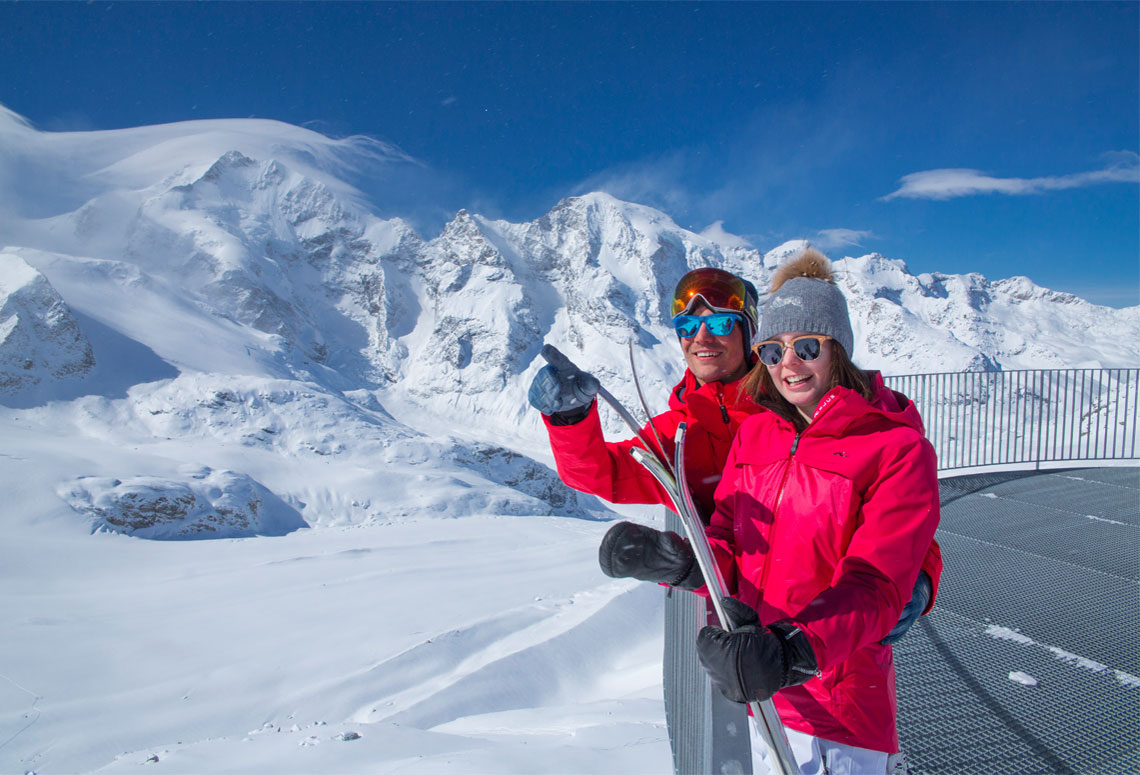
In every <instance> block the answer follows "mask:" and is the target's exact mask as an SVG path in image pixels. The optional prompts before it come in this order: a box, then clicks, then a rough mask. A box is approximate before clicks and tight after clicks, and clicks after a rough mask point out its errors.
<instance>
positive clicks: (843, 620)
mask: <svg viewBox="0 0 1140 775" xmlns="http://www.w3.org/2000/svg"><path fill="white" fill-rule="evenodd" d="M757 339H758V340H759V342H758V343H757V344H756V345H755V346H754V347H753V351H754V352H755V353H756V355H757V356H758V358H759V363H758V364H757V365H756V366H755V367H754V368H753V370H752V371H751V372H750V374H749V375H748V376H747V377H746V378H745V381H744V386H743V390H744V391H745V392H747V393H748V394H749V395H751V396H752V398H753V399H754V400H756V401H757V402H758V403H760V404H762V405H763V406H764V407H765V408H766V409H768V410H769V411H766V412H761V413H759V414H756V415H753V416H752V417H750V418H749V419H748V420H746V421H745V422H744V423H743V424H742V425H741V427H740V430H739V432H738V434H737V437H736V440H735V442H734V444H733V447H732V449H731V450H730V452H729V457H728V460H727V462H726V464H725V470H724V476H723V478H722V480H721V483H720V485H719V486H718V487H717V491H716V495H715V499H716V504H717V507H716V511H715V513H714V514H713V517H712V521H711V524H710V526H709V529H708V536H709V540H710V542H711V543H712V545H713V550H714V553H715V554H716V556H717V560H718V564H720V566H721V570H722V572H723V573H724V575H725V579H726V581H727V582H728V584H729V588H730V589H733V590H734V596H735V597H736V598H737V600H736V601H732V602H731V603H730V605H731V609H732V611H733V612H734V613H735V616H734V617H733V618H734V620H735V622H736V623H737V625H738V626H737V628H736V629H734V630H732V631H731V632H726V631H725V630H722V629H720V628H719V627H706V628H705V629H704V630H702V631H701V633H700V635H699V637H698V644H697V649H698V652H699V655H700V658H701V662H702V664H703V665H704V666H705V669H706V670H708V672H709V676H710V678H711V679H712V681H713V683H714V684H716V685H717V687H718V688H719V689H720V690H721V691H722V692H723V693H724V694H725V695H726V696H728V697H729V698H731V699H734V700H736V701H738V702H745V701H749V700H766V699H768V698H770V697H772V696H773V695H775V700H774V702H775V705H776V710H777V711H778V713H779V715H780V718H781V720H782V721H783V722H784V725H785V726H786V727H787V729H788V734H789V739H790V741H791V743H792V748H793V752H794V753H795V756H796V760H797V763H798V764H799V765H800V767H801V771H802V772H804V773H817V772H819V773H822V772H869V773H870V772H873V773H886V772H887V771H888V766H890V765H892V764H893V762H892V761H891V755H892V754H895V753H897V752H898V750H899V748H898V731H897V707H896V697H895V674H894V664H893V661H892V654H891V647H890V646H887V645H883V644H881V643H880V640H882V638H883V637H884V636H885V635H886V634H887V633H888V632H889V631H890V630H891V628H892V627H893V626H894V624H895V622H897V621H898V618H899V614H900V612H901V611H902V610H903V607H904V605H906V603H907V602H908V601H909V600H910V599H911V589H912V587H913V586H914V584H915V580H916V578H917V577H918V573H919V568H920V566H921V564H922V559H923V555H924V554H925V552H926V550H927V548H928V547H929V546H930V542H931V539H932V538H933V537H934V531H935V529H936V528H937V526H938V514H939V512H938V480H937V475H936V468H937V465H936V460H935V455H934V450H933V448H932V447H931V445H930V443H929V442H928V441H926V439H925V437H924V435H923V428H922V422H921V420H920V418H919V416H918V412H917V411H916V410H915V408H914V407H913V406H912V405H911V404H910V403H909V402H908V401H907V400H906V399H905V398H903V397H902V396H900V395H898V394H896V393H893V392H891V391H890V390H888V389H886V387H885V386H884V385H883V381H882V378H881V377H880V376H879V375H878V374H877V373H867V372H862V371H860V370H859V369H857V368H856V367H855V366H854V365H853V364H852V363H851V360H850V357H849V353H850V352H851V349H852V345H853V339H854V337H853V335H852V331H851V323H850V320H849V317H848V314H847V304H846V301H845V300H844V298H843V295H842V293H840V291H839V289H838V288H837V287H836V286H835V284H834V281H833V279H832V273H831V268H830V263H829V262H828V261H827V259H826V258H824V257H823V255H822V254H820V253H819V252H818V251H815V250H811V249H809V250H807V251H804V253H802V254H801V255H800V256H799V257H797V258H796V259H794V260H793V261H792V262H791V263H789V264H788V265H787V266H785V267H783V268H781V269H780V270H779V271H777V273H776V275H775V277H774V278H773V282H772V287H771V289H770V295H769V298H768V301H767V303H766V305H765V307H764V312H763V317H762V319H761V323H760V330H759V332H758V334H757ZM777 692H779V694H777ZM761 745H762V744H761ZM755 747H756V745H755V744H754V748H755Z"/></svg>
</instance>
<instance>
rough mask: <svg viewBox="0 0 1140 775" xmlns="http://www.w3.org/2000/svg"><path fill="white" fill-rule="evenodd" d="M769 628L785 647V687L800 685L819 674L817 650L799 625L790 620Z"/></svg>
mask: <svg viewBox="0 0 1140 775" xmlns="http://www.w3.org/2000/svg"><path fill="white" fill-rule="evenodd" d="M768 629H769V630H771V631H772V633H773V634H774V635H775V636H776V637H777V638H778V639H779V641H780V645H781V646H783V647H784V649H783V651H784V677H783V685H784V686H785V687H787V686H799V685H800V684H803V683H807V682H808V681H810V680H811V679H813V678H815V677H816V676H817V675H819V664H818V663H817V662H816V659H815V650H814V649H813V648H812V647H811V643H810V642H809V641H808V637H807V635H805V634H804V631H803V630H801V629H800V628H799V626H798V625H796V624H794V623H792V622H790V621H782V622H776V623H775V624H772V625H769V626H768Z"/></svg>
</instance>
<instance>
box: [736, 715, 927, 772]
mask: <svg viewBox="0 0 1140 775" xmlns="http://www.w3.org/2000/svg"><path fill="white" fill-rule="evenodd" d="M749 724H750V726H751V728H752V775H769V773H771V770H770V769H769V768H768V765H767V759H768V746H766V745H765V744H764V738H762V737H761V736H760V732H759V731H758V730H757V728H756V722H755V720H753V719H749ZM786 731H787V733H788V743H789V744H790V745H791V748H792V756H794V757H795V759H796V764H797V765H799V768H800V775H896V774H898V775H905V773H906V772H907V769H906V763H905V759H904V758H903V755H902V754H901V753H897V754H893V755H888V754H885V753H883V752H882V751H872V750H870V749H868V748H857V747H856V746H853V745H844V744H843V743H833V742H831V741H830V740H823V739H821V738H818V737H812V736H811V735H809V734H806V733H804V732H797V731H796V730H794V729H788V730H786Z"/></svg>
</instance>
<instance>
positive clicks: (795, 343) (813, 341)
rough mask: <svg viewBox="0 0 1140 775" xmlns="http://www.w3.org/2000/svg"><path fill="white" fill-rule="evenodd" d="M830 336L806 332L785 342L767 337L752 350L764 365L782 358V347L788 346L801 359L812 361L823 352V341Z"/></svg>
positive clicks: (772, 363) (772, 364) (770, 364)
mask: <svg viewBox="0 0 1140 775" xmlns="http://www.w3.org/2000/svg"><path fill="white" fill-rule="evenodd" d="M831 338H832V337H830V336H824V335H822V334H807V335H806V336H797V337H796V338H795V339H793V340H792V341H790V342H788V343H786V344H785V343H784V342H778V341H776V340H775V339H769V340H767V341H765V342H761V343H760V344H758V345H756V346H755V347H753V348H752V352H754V353H756V357H757V358H759V359H760V362H761V363H763V364H764V365H765V366H775V365H776V364H777V363H779V362H780V361H782V360H784V348H785V347H789V346H790V347H791V348H792V352H794V353H795V354H796V357H797V358H799V359H800V360H801V361H814V360H815V359H816V358H818V357H819V356H820V354H822V353H823V343H824V342H826V341H827V340H828V339H831Z"/></svg>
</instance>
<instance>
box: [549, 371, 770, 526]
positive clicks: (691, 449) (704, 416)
mask: <svg viewBox="0 0 1140 775" xmlns="http://www.w3.org/2000/svg"><path fill="white" fill-rule="evenodd" d="M740 383H741V380H736V381H735V382H730V383H728V384H727V385H726V384H722V383H720V382H709V383H706V384H704V385H698V384H697V380H696V378H695V377H694V376H693V373H692V372H691V371H689V370H687V369H686V370H685V376H684V378H683V379H682V380H681V381H680V382H678V383H677V385H676V387H674V388H673V392H672V393H671V394H670V395H669V411H667V412H663V413H662V414H659V415H657V416H656V417H654V418H653V428H655V429H656V431H657V434H658V435H659V436H660V438H661V443H662V444H663V445H664V447H665V454H666V455H667V459H668V460H669V464H670V466H671V465H672V463H673V451H674V449H675V445H674V443H673V436H674V435H675V434H676V432H677V426H678V425H680V424H681V423H682V422H686V423H688V424H689V428H688V431H687V432H686V434H685V476H686V478H687V479H688V482H689V487H690V489H691V490H692V493H693V500H694V501H695V502H696V504H697V508H698V509H700V512H701V518H702V519H704V520H705V521H706V522H707V521H708V518H709V515H710V514H712V510H713V491H714V490H715V489H716V486H717V484H718V483H719V482H720V477H721V472H722V471H723V469H724V461H725V458H727V457H728V449H729V447H730V446H731V445H732V439H733V437H735V436H736V429H737V428H739V427H740V423H742V422H744V420H745V419H747V418H748V417H750V416H751V415H753V414H755V413H756V412H759V411H760V407H759V406H758V405H757V404H755V403H754V402H753V401H752V399H751V398H750V397H749V396H748V395H747V394H742V393H740ZM543 419H544V420H545V422H546V429H547V432H548V433H549V435H550V447H551V449H552V450H553V451H554V461H555V463H556V464H557V466H558V475H559V476H560V477H562V481H563V482H565V483H566V484H567V485H568V486H570V487H573V488H574V489H575V490H579V491H581V492H587V493H590V494H591V495H597V496H598V497H599V498H603V499H604V500H607V501H609V502H610V503H662V504H665V505H666V506H668V507H669V508H673V503H672V501H670V500H669V496H668V495H667V494H666V493H665V490H664V489H662V488H661V485H659V484H657V480H656V479H654V478H653V476H652V474H650V473H649V472H648V471H646V470H645V469H644V468H643V467H642V466H641V464H640V463H638V462H637V461H636V460H634V459H633V457H632V456H631V455H630V454H629V450H630V449H631V448H632V447H634V446H638V447H640V446H642V444H641V442H640V441H638V440H637V439H629V440H627V441H619V442H607V441H606V440H605V437H604V436H603V435H602V425H601V422H600V420H599V418H598V409H597V403H596V402H595V404H594V406H593V407H591V409H590V413H589V415H587V416H586V419H584V420H582V421H581V422H579V423H577V424H575V425H564V426H558V425H551V423H550V418H548V417H544V418H543ZM641 435H642V436H643V437H644V438H645V439H646V441H648V442H649V443H650V444H654V446H656V444H655V440H654V435H653V430H652V429H651V428H650V426H649V425H648V424H647V425H646V426H645V427H644V428H642V430H641Z"/></svg>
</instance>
